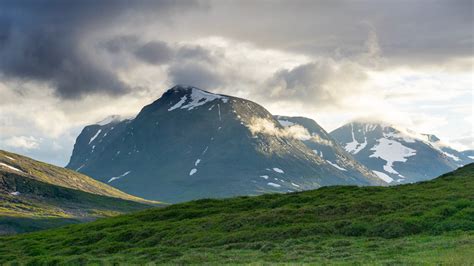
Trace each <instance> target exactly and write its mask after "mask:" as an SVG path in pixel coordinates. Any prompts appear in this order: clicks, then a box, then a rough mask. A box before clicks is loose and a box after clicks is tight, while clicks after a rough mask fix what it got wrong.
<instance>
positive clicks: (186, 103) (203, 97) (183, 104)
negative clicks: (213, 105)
mask: <svg viewBox="0 0 474 266" xmlns="http://www.w3.org/2000/svg"><path fill="white" fill-rule="evenodd" d="M180 89H185V90H187V91H190V93H188V94H186V95H184V96H183V97H181V99H180V100H179V101H178V102H177V103H175V104H174V105H173V106H171V107H170V108H168V111H173V110H175V109H178V108H179V109H186V110H188V111H189V110H193V109H194V108H196V107H199V106H202V105H204V104H206V103H208V102H212V101H214V100H218V99H219V100H221V101H222V102H223V103H227V101H228V100H229V98H228V97H225V96H222V95H219V94H214V93H210V92H207V91H203V90H201V89H198V88H195V87H183V86H179V87H178V86H176V87H174V88H172V89H171V90H173V91H179V90H180Z"/></svg>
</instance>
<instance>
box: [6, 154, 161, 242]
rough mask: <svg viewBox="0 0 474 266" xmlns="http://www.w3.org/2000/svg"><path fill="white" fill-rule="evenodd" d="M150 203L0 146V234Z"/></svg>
mask: <svg viewBox="0 0 474 266" xmlns="http://www.w3.org/2000/svg"><path fill="white" fill-rule="evenodd" d="M150 204H154V203H153V202H149V201H145V200H143V199H140V198H137V197H134V196H131V195H128V194H126V193H123V192H121V191H119V190H117V189H115V188H112V187H110V186H107V185H105V184H102V183H100V182H98V181H96V180H94V179H92V178H90V177H87V176H85V175H82V174H79V173H76V172H74V171H71V170H68V169H64V168H60V167H56V166H53V165H49V164H46V163H42V162H38V161H35V160H32V159H30V158H27V157H24V156H20V155H18V154H14V153H9V152H6V151H1V150H0V234H13V233H20V232H27V231H34V230H39V229H45V228H50V227H57V226H59V225H62V224H69V223H78V222H81V221H82V222H83V221H91V220H94V219H96V218H98V217H104V216H112V215H117V214H121V213H125V212H130V211H136V210H141V209H145V208H148V207H150Z"/></svg>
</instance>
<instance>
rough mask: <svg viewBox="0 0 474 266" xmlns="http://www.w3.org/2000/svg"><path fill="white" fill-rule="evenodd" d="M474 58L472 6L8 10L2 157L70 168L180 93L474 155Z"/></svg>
mask: <svg viewBox="0 0 474 266" xmlns="http://www.w3.org/2000/svg"><path fill="white" fill-rule="evenodd" d="M473 47H474V46H473V1H471V0H467V1H457V0H451V1H447V0H446V1H436V0H426V1H423V0H422V1H412V0H406V1H404V0H393V1H388V0H386V1H381V0H372V1H358V0H351V1H339V0H332V1H315V0H312V1H294V0H291V1H290V0H288V1H250V0H248V1H223V0H216V1H192V0H187V1H171V0H170V1H158V0H153V1H125V0H124V1H111V0H104V1H96V0H83V1H60V0H56V1H41V0H31V1H27V0H20V1H17V0H11V1H9V0H0V149H5V150H9V151H13V152H17V153H20V154H25V155H28V156H32V157H33V158H36V159H39V160H43V161H46V162H50V163H54V164H57V165H61V166H63V165H65V164H66V163H67V161H68V160H69V156H70V155H71V151H72V148H73V145H74V141H75V138H76V137H77V135H78V134H79V132H80V131H81V129H82V128H83V127H84V126H85V125H88V124H91V123H94V122H97V121H99V120H102V119H103V118H105V117H106V116H109V115H112V114H120V115H123V116H134V115H136V114H137V113H138V112H139V110H140V109H141V107H143V106H144V105H146V104H148V103H150V102H152V101H153V100H155V99H157V98H159V97H160V95H161V94H162V93H163V92H164V91H166V90H167V89H168V88H170V87H171V86H173V85H174V84H188V85H194V86H197V87H200V88H202V89H205V90H208V91H212V92H216V93H224V94H229V95H234V96H239V97H244V98H248V99H250V100H253V101H255V102H257V103H259V104H261V105H263V106H264V107H266V108H267V109H268V110H269V111H271V112H272V113H273V114H280V115H300V116H307V117H310V118H313V119H315V120H316V121H317V122H318V123H319V124H320V125H322V126H323V127H324V128H325V129H326V130H328V131H331V130H333V129H335V128H337V127H339V126H341V125H343V124H344V123H347V122H348V121H351V120H352V119H357V118H373V119H383V120H386V121H388V122H391V123H395V124H398V125H401V126H404V127H408V128H411V129H413V130H416V131H419V132H422V133H433V134H436V135H437V136H438V137H440V138H441V139H442V140H443V141H446V142H449V143H451V144H452V145H454V146H455V147H456V148H459V149H468V148H469V149H472V148H474V144H473V132H474V130H473V121H474V118H473V112H474V109H473V108H474V107H473V106H474V105H473V101H474V98H473V97H474V95H473V62H474V61H473Z"/></svg>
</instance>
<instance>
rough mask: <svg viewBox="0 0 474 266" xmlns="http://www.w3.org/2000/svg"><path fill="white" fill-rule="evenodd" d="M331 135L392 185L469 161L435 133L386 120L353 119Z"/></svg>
mask: <svg viewBox="0 0 474 266" xmlns="http://www.w3.org/2000/svg"><path fill="white" fill-rule="evenodd" d="M331 136H333V137H334V139H336V140H337V141H339V143H341V145H342V146H343V147H344V148H345V150H346V151H347V152H349V153H351V154H352V156H354V158H355V159H356V160H357V161H359V162H360V163H362V164H363V165H365V166H366V167H367V168H369V169H371V170H372V171H373V172H374V173H376V174H377V175H378V176H380V177H381V178H383V179H384V180H386V181H387V182H389V183H390V184H398V183H412V182H417V181H422V180H429V179H432V178H434V177H436V176H438V175H441V174H443V173H446V172H449V171H452V170H454V169H456V168H457V167H459V166H461V165H463V164H465V163H466V162H467V160H466V161H463V162H462V163H461V160H459V161H456V160H457V157H456V156H455V155H453V154H451V153H452V152H453V151H452V150H451V149H449V147H447V146H446V147H445V146H441V145H440V143H439V139H437V138H436V137H435V136H433V135H423V134H417V133H415V132H413V131H410V130H405V129H400V128H397V127H395V126H393V125H389V124H386V123H372V122H352V123H349V124H346V125H344V126H342V127H340V128H338V129H336V130H334V131H333V132H331ZM450 152H451V153H450ZM456 154H457V153H456ZM462 158H463V160H464V159H465V157H462ZM471 161H472V160H471Z"/></svg>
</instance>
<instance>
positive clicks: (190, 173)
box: [189, 168, 198, 176]
mask: <svg viewBox="0 0 474 266" xmlns="http://www.w3.org/2000/svg"><path fill="white" fill-rule="evenodd" d="M197 171H198V170H197V169H196V168H193V169H191V171H190V172H189V176H192V175H194V174H195V173H196V172H197Z"/></svg>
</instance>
